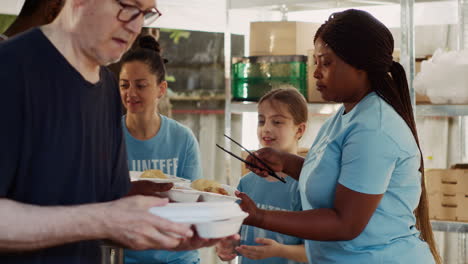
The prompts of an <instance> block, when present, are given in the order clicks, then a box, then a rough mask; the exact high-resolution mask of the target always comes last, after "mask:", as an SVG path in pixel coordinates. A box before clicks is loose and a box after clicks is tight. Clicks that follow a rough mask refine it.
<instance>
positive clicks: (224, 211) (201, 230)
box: [150, 202, 248, 238]
mask: <svg viewBox="0 0 468 264" xmlns="http://www.w3.org/2000/svg"><path fill="white" fill-rule="evenodd" d="M150 213H152V214H154V215H157V216H160V217H163V218H166V219H168V220H170V221H173V222H177V223H188V224H193V225H194V226H195V229H196V230H197V232H198V235H199V236H200V237H203V238H221V237H226V236H230V235H234V234H236V233H237V232H239V229H240V227H241V225H242V222H243V220H244V219H245V218H246V217H247V216H248V214H247V213H245V212H243V211H242V210H241V209H240V207H239V205H238V204H237V203H233V202H225V203H170V204H168V205H166V206H163V207H153V208H151V209H150Z"/></svg>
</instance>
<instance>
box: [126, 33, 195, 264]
mask: <svg viewBox="0 0 468 264" xmlns="http://www.w3.org/2000/svg"><path fill="white" fill-rule="evenodd" d="M159 52H160V48H159V44H158V42H157V41H156V40H155V39H154V38H153V37H151V36H144V37H142V38H140V39H139V48H137V49H136V50H131V51H129V52H128V53H127V54H125V55H124V57H123V58H122V70H121V72H120V80H119V85H120V94H121V97H122V103H123V105H124V106H125V108H126V109H127V115H126V116H123V118H122V125H123V128H124V134H125V141H126V145H127V152H128V163H129V168H130V170H134V171H144V170H147V169H159V170H161V171H163V172H164V173H165V174H170V175H175V176H178V177H182V178H186V179H189V180H196V179H198V178H200V177H201V166H200V154H199V148H198V144H197V141H196V139H195V137H194V135H193V133H192V132H191V131H190V129H188V128H187V127H185V126H183V125H181V124H179V123H178V122H176V121H175V120H172V119H169V118H167V117H165V116H163V115H160V114H159V113H158V111H157V109H158V103H159V99H161V97H162V96H163V95H164V94H165V93H166V90H167V82H166V81H165V75H166V69H165V67H164V60H163V59H162V58H161V56H160V54H159ZM125 262H126V263H171V264H172V263H173V264H196V263H199V256H198V251H184V252H169V251H162V250H158V251H155V250H147V251H132V250H127V251H126V252H125Z"/></svg>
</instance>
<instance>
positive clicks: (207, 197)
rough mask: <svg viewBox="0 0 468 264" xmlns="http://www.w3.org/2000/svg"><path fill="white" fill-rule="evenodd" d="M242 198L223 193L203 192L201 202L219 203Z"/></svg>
mask: <svg viewBox="0 0 468 264" xmlns="http://www.w3.org/2000/svg"><path fill="white" fill-rule="evenodd" d="M237 200H240V198H238V197H236V196H231V195H222V194H217V193H210V192H201V195H200V200H199V201H200V202H209V203H219V202H235V201H237Z"/></svg>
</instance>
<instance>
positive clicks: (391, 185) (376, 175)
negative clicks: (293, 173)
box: [299, 92, 434, 264]
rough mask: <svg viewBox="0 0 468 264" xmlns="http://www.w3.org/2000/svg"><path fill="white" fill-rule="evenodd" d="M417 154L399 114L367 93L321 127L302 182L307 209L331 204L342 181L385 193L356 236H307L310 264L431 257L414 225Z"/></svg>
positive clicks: (352, 186)
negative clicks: (323, 238)
mask: <svg viewBox="0 0 468 264" xmlns="http://www.w3.org/2000/svg"><path fill="white" fill-rule="evenodd" d="M420 158H421V156H420V153H419V150H418V147H417V145H416V141H415V140H414V137H413V135H412V133H411V131H410V129H409V127H408V126H407V125H406V123H405V121H404V120H403V119H402V118H401V117H400V116H399V115H398V113H397V112H396V111H395V110H394V109H393V108H392V107H391V106H390V105H389V104H387V103H386V102H385V101H384V100H383V99H381V98H380V97H379V96H378V95H377V94H375V93H373V92H372V93H370V94H369V95H367V96H366V97H365V98H364V99H363V100H362V101H361V102H359V104H358V105H356V106H355V107H354V108H353V109H352V110H351V111H350V112H349V113H347V114H344V107H342V108H341V109H340V110H339V111H338V113H336V114H335V115H334V116H333V117H331V118H330V119H328V120H327V122H326V123H325V124H324V125H323V127H322V128H321V129H320V131H319V134H318V135H317V138H316V139H315V142H314V144H313V145H312V148H311V149H310V151H309V153H308V155H307V158H306V160H305V162H304V166H303V168H302V172H301V175H300V180H299V189H300V192H301V201H302V207H303V209H304V210H308V209H318V208H333V202H334V196H335V190H336V185H337V183H340V184H341V185H343V186H345V187H347V188H349V189H351V190H353V191H356V192H360V193H366V194H383V198H382V200H381V202H380V204H379V206H378V207H377V209H376V211H375V212H374V214H373V215H372V217H371V219H370V221H369V223H368V224H367V226H366V228H365V229H364V231H363V232H362V233H361V234H360V235H359V236H358V237H356V238H355V239H353V240H351V241H331V242H322V241H312V240H307V241H306V248H307V254H308V258H309V260H311V263H320V264H326V263H350V264H353V263H356V264H358V263H359V264H361V263H375V264H377V263H401V264H408V263H424V264H430V263H434V260H433V258H432V255H431V252H430V250H429V247H428V245H427V244H426V243H425V242H423V241H422V240H421V239H420V238H419V235H420V233H419V231H418V230H417V229H416V227H415V223H416V219H415V216H414V214H413V211H414V210H415V209H416V207H417V205H418V203H419V198H420V195H421V174H420V173H419V171H418V169H419V166H420Z"/></svg>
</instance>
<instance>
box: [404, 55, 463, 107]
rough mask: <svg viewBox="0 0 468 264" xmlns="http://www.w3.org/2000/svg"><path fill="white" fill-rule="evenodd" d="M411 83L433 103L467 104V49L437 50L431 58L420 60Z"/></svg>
mask: <svg viewBox="0 0 468 264" xmlns="http://www.w3.org/2000/svg"><path fill="white" fill-rule="evenodd" d="M413 84H414V88H415V89H416V91H417V92H418V93H421V94H426V95H427V96H428V97H429V98H430V100H431V102H432V103H434V104H467V103H468V50H464V51H450V52H444V51H442V50H440V49H439V50H437V51H436V52H435V53H434V56H433V57H432V58H431V59H429V60H427V61H423V62H422V64H421V72H420V73H419V74H418V75H417V76H416V78H415V79H414V83H413Z"/></svg>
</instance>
